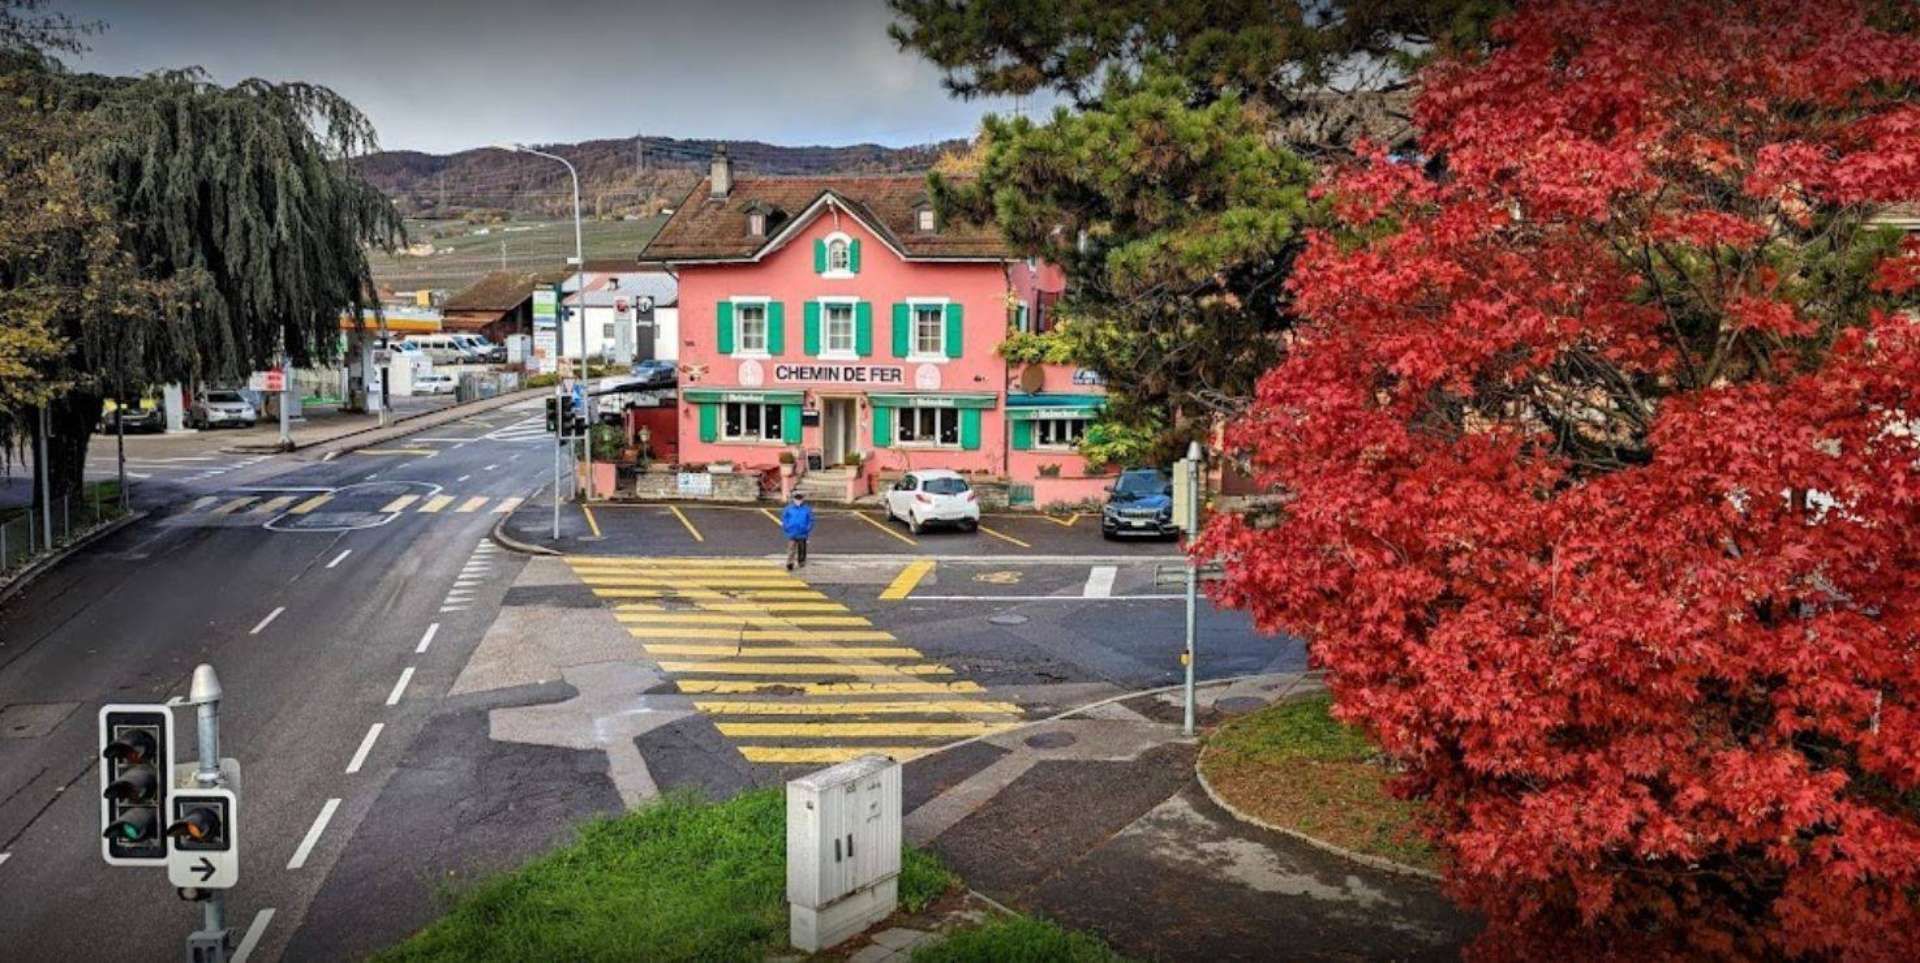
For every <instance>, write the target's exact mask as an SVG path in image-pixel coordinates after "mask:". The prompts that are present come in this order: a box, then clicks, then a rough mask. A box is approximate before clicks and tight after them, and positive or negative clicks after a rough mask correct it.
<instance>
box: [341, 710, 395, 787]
mask: <svg viewBox="0 0 1920 963" xmlns="http://www.w3.org/2000/svg"><path fill="white" fill-rule="evenodd" d="M386 727H387V724H386V723H384V722H376V723H374V724H373V727H372V728H370V729H368V730H367V737H366V738H365V739H362V740H360V748H358V749H355V750H354V751H353V761H351V762H349V763H347V775H349V776H351V775H353V774H354V773H356V772H359V771H360V767H361V766H363V765H365V764H366V761H367V754H368V753H370V752H372V751H373V744H374V742H375V741H376V740H378V739H379V738H380V730H382V729H385V728H386Z"/></svg>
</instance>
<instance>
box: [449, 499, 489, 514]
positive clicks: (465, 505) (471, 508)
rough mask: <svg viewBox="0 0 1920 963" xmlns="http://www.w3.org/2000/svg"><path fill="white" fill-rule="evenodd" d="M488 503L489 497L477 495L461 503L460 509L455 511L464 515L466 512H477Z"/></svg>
mask: <svg viewBox="0 0 1920 963" xmlns="http://www.w3.org/2000/svg"><path fill="white" fill-rule="evenodd" d="M486 503H487V496H485V495H475V496H473V497H472V498H469V499H467V500H466V501H464V502H461V503H460V507H459V508H456V509H454V511H456V512H461V513H463V514H464V513H466V512H477V511H479V510H480V509H481V507H482V506H484V505H486Z"/></svg>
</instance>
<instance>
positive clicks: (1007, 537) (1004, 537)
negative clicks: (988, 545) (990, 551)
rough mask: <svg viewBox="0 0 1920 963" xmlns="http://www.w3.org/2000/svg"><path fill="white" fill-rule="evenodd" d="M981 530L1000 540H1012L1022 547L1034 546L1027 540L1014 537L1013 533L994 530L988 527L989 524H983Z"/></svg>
mask: <svg viewBox="0 0 1920 963" xmlns="http://www.w3.org/2000/svg"><path fill="white" fill-rule="evenodd" d="M980 531H981V532H982V533H984V534H987V535H992V536H993V537H994V538H997V539H999V540H1001V541H1003V542H1012V543H1013V544H1015V545H1018V546H1020V547H1021V548H1032V547H1033V546H1032V545H1029V544H1027V543H1026V542H1023V541H1021V540H1019V539H1017V538H1014V537H1013V536H1012V535H1008V534H1006V533H1005V532H997V531H994V530H993V529H991V528H988V527H987V526H985V525H982V526H980Z"/></svg>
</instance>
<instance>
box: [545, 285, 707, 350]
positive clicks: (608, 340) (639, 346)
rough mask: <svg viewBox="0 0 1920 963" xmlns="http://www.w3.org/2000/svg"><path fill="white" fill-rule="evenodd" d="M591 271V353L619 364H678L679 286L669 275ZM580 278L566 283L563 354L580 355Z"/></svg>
mask: <svg viewBox="0 0 1920 963" xmlns="http://www.w3.org/2000/svg"><path fill="white" fill-rule="evenodd" d="M595 267H596V265H595V264H594V263H593V262H589V263H588V268H589V270H587V272H586V313H587V319H586V320H587V331H586V345H587V355H588V356H589V357H593V358H605V359H607V360H611V361H616V362H625V361H644V360H646V359H649V358H661V359H665V360H669V361H671V360H676V359H678V358H679V356H680V353H679V350H678V348H679V345H680V285H679V284H678V282H676V281H675V280H674V278H673V275H671V274H668V273H666V272H665V271H648V270H643V269H641V268H639V267H638V266H637V265H636V266H635V267H634V268H633V269H632V270H615V271H607V270H595V269H594V268H595ZM579 287H580V275H577V274H576V275H574V276H572V277H569V278H567V279H566V280H565V281H563V282H561V291H562V298H561V304H562V306H563V307H564V308H565V310H564V312H563V314H564V315H565V316H566V320H565V321H564V322H563V324H564V326H565V328H566V330H565V332H564V333H563V334H562V335H561V339H560V340H561V342H562V344H563V347H562V353H563V354H564V355H565V356H566V357H569V358H578V357H580V316H579V314H578V313H577V312H578V311H579V309H580V295H579V294H578V293H577V292H578V289H579Z"/></svg>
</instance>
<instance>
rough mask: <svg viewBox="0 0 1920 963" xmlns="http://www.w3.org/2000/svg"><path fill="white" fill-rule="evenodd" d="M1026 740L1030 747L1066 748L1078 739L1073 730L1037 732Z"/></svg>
mask: <svg viewBox="0 0 1920 963" xmlns="http://www.w3.org/2000/svg"><path fill="white" fill-rule="evenodd" d="M1024 741H1025V742H1026V744H1027V747H1028V748H1030V749H1065V748H1066V747H1068V746H1071V745H1073V744H1074V743H1075V742H1077V741H1078V740H1076V739H1074V737H1073V733H1071V732H1036V733H1034V734H1033V735H1031V736H1028V737H1027V738H1026V739H1025V740H1024Z"/></svg>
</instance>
